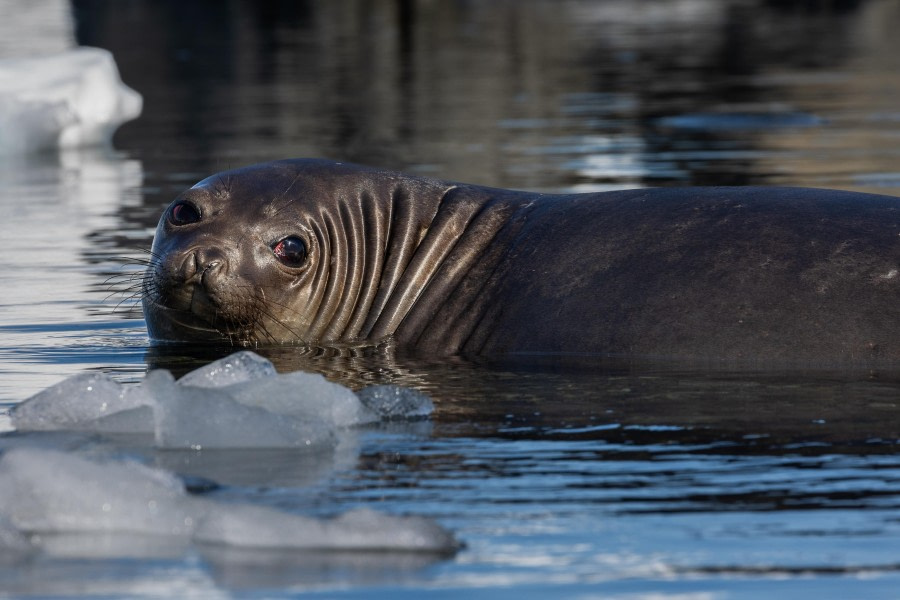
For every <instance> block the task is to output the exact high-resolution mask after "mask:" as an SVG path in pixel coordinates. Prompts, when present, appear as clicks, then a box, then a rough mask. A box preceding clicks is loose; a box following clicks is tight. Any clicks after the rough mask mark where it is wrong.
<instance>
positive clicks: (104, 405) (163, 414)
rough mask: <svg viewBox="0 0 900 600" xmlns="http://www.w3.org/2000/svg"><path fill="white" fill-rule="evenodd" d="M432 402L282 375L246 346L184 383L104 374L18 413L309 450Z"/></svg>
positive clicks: (43, 423)
mask: <svg viewBox="0 0 900 600" xmlns="http://www.w3.org/2000/svg"><path fill="white" fill-rule="evenodd" d="M432 408H433V407H432V403H431V400H430V399H429V398H428V397H427V396H425V395H424V394H421V393H420V392H417V391H415V390H410V389H406V388H401V387H397V386H373V387H371V388H367V389H365V390H362V391H361V392H360V394H359V395H357V394H354V393H353V392H352V391H351V390H350V389H349V388H346V387H344V386H342V385H338V384H336V383H332V382H330V381H328V380H327V379H325V378H324V377H322V376H321V375H317V374H312V373H303V372H296V373H287V374H283V375H279V374H278V373H277V372H276V371H275V368H274V367H273V366H272V363H270V362H269V361H268V360H266V359H264V358H262V357H261V356H258V355H256V354H254V353H252V352H249V351H243V352H238V353H236V354H233V355H231V356H229V357H226V358H224V359H221V360H218V361H216V362H214V363H211V364H209V365H206V366H205V367H202V368H200V369H197V370H195V371H192V372H190V373H188V374H187V375H185V376H184V377H182V378H181V379H180V380H179V381H178V382H177V383H176V382H175V380H174V378H173V377H172V375H171V374H170V373H169V372H168V371H165V370H158V371H153V372H152V373H150V374H148V375H147V377H146V378H145V379H144V381H143V382H141V384H140V385H136V386H135V385H132V386H124V385H121V384H119V383H117V382H115V381H113V380H112V379H111V378H109V377H108V376H106V375H100V374H83V375H76V376H74V377H71V378H69V379H67V380H65V381H63V382H61V383H59V384H57V385H55V386H53V387H50V388H48V389H46V390H44V391H43V392H40V393H38V394H36V395H35V396H32V397H31V398H29V399H27V400H25V401H24V402H22V403H21V404H19V405H18V406H16V407H14V408H13V410H12V411H11V419H12V423H13V425H14V426H15V427H16V428H17V429H18V430H20V431H53V430H68V431H94V432H98V433H147V434H153V435H154V439H155V443H156V446H157V447H159V448H181V449H191V448H193V449H199V448H204V449H211V448H303V449H314V450H315V449H320V448H330V447H332V446H333V445H334V434H335V433H336V432H337V431H339V430H342V429H346V428H349V427H355V426H359V425H364V424H368V423H375V422H378V421H387V420H398V419H419V418H422V417H427V416H428V415H429V414H430V413H431V411H432Z"/></svg>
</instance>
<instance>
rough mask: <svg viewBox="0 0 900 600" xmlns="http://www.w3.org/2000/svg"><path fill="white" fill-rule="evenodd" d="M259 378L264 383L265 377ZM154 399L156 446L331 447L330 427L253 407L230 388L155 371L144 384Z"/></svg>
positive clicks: (310, 420) (318, 422) (198, 447)
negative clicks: (203, 385) (201, 385)
mask: <svg viewBox="0 0 900 600" xmlns="http://www.w3.org/2000/svg"><path fill="white" fill-rule="evenodd" d="M263 381H268V379H265V380H263ZM143 385H144V386H145V387H146V389H147V391H148V392H149V393H150V394H151V395H152V396H153V397H154V399H155V409H154V418H155V431H154V433H155V437H156V445H157V447H159V448H196V449H200V448H289V447H302V448H313V449H315V448H330V447H332V446H333V445H334V438H333V436H332V427H329V425H328V424H326V423H324V422H323V421H320V420H318V419H307V420H301V419H296V418H293V417H291V416H287V415H283V414H278V413H275V412H271V411H268V410H265V409H263V408H258V407H254V406H246V405H244V404H241V403H239V402H237V401H236V400H234V399H233V397H232V395H231V394H230V393H228V392H229V391H230V389H231V388H218V389H208V388H199V387H193V386H180V385H177V384H176V383H175V380H174V379H173V378H172V374H171V373H169V372H168V371H164V370H158V371H153V372H152V373H150V374H149V375H147V378H146V380H145V381H144V384H143Z"/></svg>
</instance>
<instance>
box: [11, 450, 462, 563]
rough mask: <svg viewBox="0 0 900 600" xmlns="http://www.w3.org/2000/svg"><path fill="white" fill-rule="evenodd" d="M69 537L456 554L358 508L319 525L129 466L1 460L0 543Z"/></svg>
mask: <svg viewBox="0 0 900 600" xmlns="http://www.w3.org/2000/svg"><path fill="white" fill-rule="evenodd" d="M4 523H6V524H7V525H5V527H6V529H5V531H4V530H3V529H2V528H3V527H4V525H3V524H4ZM9 525H11V526H12V528H10V527H9ZM17 532H18V534H19V535H17ZM77 532H83V533H122V534H128V533H131V534H140V535H154V536H169V537H173V538H177V539H183V540H193V541H196V542H207V543H216V544H224V545H229V546H241V547H248V548H273V549H274V548H285V549H322V550H344V551H346V550H376V549H380V550H392V551H420V552H422V551H429V552H448V551H452V550H454V549H456V548H458V546H459V544H458V543H457V541H456V540H455V539H454V537H453V535H452V534H451V533H450V532H448V531H447V530H445V529H444V528H442V527H441V526H440V525H438V524H437V523H435V522H434V521H432V520H430V519H427V518H423V517H417V516H411V517H401V516H391V515H386V514H383V513H378V512H375V511H372V510H368V509H357V510H353V511H350V512H347V513H345V514H343V515H340V516H338V517H335V518H333V519H326V520H320V519H315V518H311V517H303V516H300V515H294V514H290V513H286V512H283V511H279V510H277V509H273V508H268V507H263V506H255V505H249V504H232V503H229V502H219V501H216V500H212V499H207V498H198V497H195V496H191V495H189V494H187V492H186V491H185V489H184V485H183V483H182V482H181V481H180V480H179V479H178V478H177V477H175V475H173V474H172V473H169V472H168V471H163V470H160V469H155V468H152V467H148V466H145V465H142V464H139V463H137V462H134V461H129V460H124V461H122V460H112V459H104V460H90V459H87V458H85V457H83V456H79V455H76V454H72V453H67V452H61V451H58V450H46V449H35V448H15V449H12V450H9V451H7V452H6V453H5V454H3V455H2V456H0V537H2V538H3V539H9V540H10V543H9V544H8V545H10V546H15V547H16V549H18V550H21V549H23V548H24V549H27V547H24V546H23V542H24V539H25V538H24V537H23V535H27V534H32V533H48V534H53V533H77Z"/></svg>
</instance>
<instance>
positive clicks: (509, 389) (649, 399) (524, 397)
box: [147, 345, 900, 454]
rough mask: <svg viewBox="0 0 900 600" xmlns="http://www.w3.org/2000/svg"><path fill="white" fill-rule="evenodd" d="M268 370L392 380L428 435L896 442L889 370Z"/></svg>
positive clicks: (498, 366)
mask: <svg viewBox="0 0 900 600" xmlns="http://www.w3.org/2000/svg"><path fill="white" fill-rule="evenodd" d="M233 351H235V349H234V348H230V347H229V348H226V347H221V348H212V347H191V346H177V345H172V346H159V347H155V348H154V349H153V351H152V352H151V353H150V354H148V356H147V361H148V364H149V365H150V367H151V368H168V369H170V370H173V372H175V373H176V375H180V374H183V373H186V372H187V371H189V370H191V369H193V368H196V367H198V366H201V365H202V364H205V363H207V362H210V361H211V360H215V359H217V358H221V357H222V356H227V355H228V354H230V353H231V352H233ZM256 351H257V352H258V353H259V354H261V355H263V356H265V357H266V358H268V359H270V360H272V361H273V362H274V364H275V366H276V368H277V369H278V370H279V371H280V372H290V371H297V370H303V371H311V372H317V373H321V374H323V375H325V376H326V377H328V378H329V379H331V380H333V381H337V382H339V383H342V384H344V385H347V386H349V387H351V388H354V389H358V388H361V387H364V386H366V385H372V384H377V383H393V384H397V385H404V386H409V387H413V388H416V389H419V390H421V391H423V392H425V393H426V394H428V395H430V396H431V397H432V398H434V399H435V400H436V409H437V413H436V415H435V420H436V421H437V423H438V424H439V426H438V427H437V428H436V430H435V435H440V436H454V437H455V436H472V435H474V436H483V435H488V436H500V437H505V438H511V439H547V440H552V439H561V440H604V441H607V442H611V443H612V442H615V443H627V444H637V445H648V444H677V445H684V446H691V445H694V444H701V445H708V444H714V443H720V442H721V443H726V444H729V445H728V446H726V447H721V448H720V447H719V446H716V451H717V452H719V451H722V452H725V453H736V454H746V453H750V454H756V453H763V454H765V453H772V452H774V453H776V454H780V453H782V452H785V451H789V452H790V453H796V452H799V453H804V454H820V453H828V452H847V453H851V454H854V453H866V454H871V453H891V452H894V451H895V448H896V443H897V441H898V440H900V423H898V422H897V421H896V419H895V418H894V415H895V414H896V410H897V406H898V401H897V397H896V389H897V386H898V384H900V372H897V371H896V370H884V371H877V370H867V369H862V368H859V369H852V368H846V369H834V368H826V367H817V366H814V365H813V366H806V367H804V368H796V367H795V368H790V369H787V368H772V367H771V366H763V367H762V368H754V367H753V366H752V365H728V364H724V363H723V364H718V365H716V364H706V365H698V364H692V363H687V364H686V363H679V362H672V361H663V360H659V361H652V360H639V359H630V358H629V359H626V358H615V357H587V356H585V357H574V356H532V357H518V358H508V359H505V360H502V361H496V360H486V359H467V358H464V357H435V358H423V357H415V356H395V355H393V354H392V353H389V352H386V351H380V350H377V349H372V350H366V351H345V352H338V351H334V350H331V351H328V350H304V349H298V348H290V347H267V348H258V349H256Z"/></svg>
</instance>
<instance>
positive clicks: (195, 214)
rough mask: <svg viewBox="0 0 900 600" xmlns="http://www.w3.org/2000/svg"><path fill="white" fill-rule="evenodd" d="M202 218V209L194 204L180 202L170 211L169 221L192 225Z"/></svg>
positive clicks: (173, 223)
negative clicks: (198, 208)
mask: <svg viewBox="0 0 900 600" xmlns="http://www.w3.org/2000/svg"><path fill="white" fill-rule="evenodd" d="M199 220H200V211H199V210H197V207H196V206H194V205H193V204H189V203H187V202H179V203H178V204H176V205H175V206H173V207H172V210H171V211H169V221H170V222H171V223H172V225H190V224H191V223H196V222H197V221H199Z"/></svg>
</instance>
